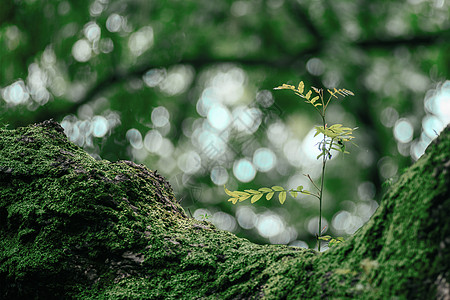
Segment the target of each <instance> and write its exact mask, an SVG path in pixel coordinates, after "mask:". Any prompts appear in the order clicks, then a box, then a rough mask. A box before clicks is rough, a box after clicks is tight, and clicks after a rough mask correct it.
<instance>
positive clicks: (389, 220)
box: [0, 121, 450, 299]
mask: <svg viewBox="0 0 450 300" xmlns="http://www.w3.org/2000/svg"><path fill="white" fill-rule="evenodd" d="M449 135H450V133H449V130H448V129H446V131H445V133H443V134H442V135H441V137H440V138H439V139H437V140H436V141H435V142H433V144H432V145H431V146H430V147H429V149H428V150H427V153H426V154H425V155H424V156H423V157H422V158H421V159H420V160H419V161H418V162H417V163H416V164H414V165H413V166H412V167H410V168H409V169H408V170H406V171H405V173H404V174H403V175H402V177H401V178H400V180H399V181H398V182H397V183H396V184H394V185H393V186H392V187H391V189H390V191H389V192H388V193H387V194H386V195H385V197H384V198H383V200H382V203H381V205H380V207H379V209H378V210H377V212H376V213H375V215H374V216H373V217H372V218H371V220H370V221H369V222H368V223H367V224H365V225H364V226H363V227H362V228H361V229H360V230H358V232H357V233H356V234H355V235H354V236H353V237H351V238H350V239H348V240H347V241H346V242H344V243H342V244H341V245H339V246H337V247H335V248H332V249H331V250H329V251H327V252H325V253H321V254H319V253H317V252H315V251H313V250H305V249H302V248H294V247H287V246H276V245H256V244H252V243H250V242H249V241H247V240H245V239H240V238H237V237H236V236H234V235H233V234H231V233H229V232H225V231H221V230H218V229H216V228H215V227H214V226H213V225H212V224H210V223H208V222H201V221H196V220H194V219H192V218H188V217H187V216H186V214H185V213H184V211H183V209H182V208H181V207H180V206H179V205H178V204H177V203H176V201H175V198H174V196H173V193H172V190H171V188H170V185H169V184H168V183H167V182H166V181H165V180H164V179H163V178H162V177H161V176H160V175H158V174H156V173H155V172H152V171H150V170H148V169H147V168H146V167H143V166H140V165H136V164H134V163H132V162H126V161H122V162H116V163H112V162H109V161H95V160H94V159H92V158H91V157H90V156H89V155H87V154H86V153H85V152H84V151H83V150H81V149H80V148H79V147H77V146H75V145H73V144H71V143H69V142H68V141H67V138H66V137H65V136H64V134H63V131H62V128H61V127H59V125H58V124H57V123H54V122H51V121H46V122H44V123H41V124H37V125H31V126H29V127H25V128H19V129H17V130H5V129H1V130H0V187H1V190H0V298H2V299H3V298H5V299H8V298H24V299H34V298H35V299H52V298H58V299H61V298H80V299H167V298H169V299H170V298H172V299H197V298H202V299H205V298H206V299H247V298H256V299H258V298H264V299H285V298H287V299H303V298H317V299H319V298H320V299H322V298H333V299H345V298H360V299H391V298H392V299H430V298H435V297H437V298H439V297H441V299H445V298H444V297H445V295H446V293H450V291H449V289H450V288H449V282H450V276H449V264H450V254H449V253H450V251H449V247H450V225H449V222H448V216H450V197H449V191H448V186H449V185H450V180H449V171H450V153H449V150H448V149H450V138H449Z"/></svg>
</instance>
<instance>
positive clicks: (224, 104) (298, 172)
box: [0, 0, 450, 247]
mask: <svg viewBox="0 0 450 300" xmlns="http://www.w3.org/2000/svg"><path fill="white" fill-rule="evenodd" d="M449 18H450V3H448V1H445V0H433V1H423V0H408V1H402V2H399V1H381V0H378V1H369V0H358V1H353V0H348V1H330V0H314V1H302V0H299V1H293V0H289V1H288V0H249V1H229V0H221V1H211V0H196V1H187V0H185V1H178V0H167V1H147V0H130V1H108V0H95V1H90V0H89V1H88V0H81V1H51V0H15V1H2V3H1V4H0V122H1V124H8V128H16V127H18V126H25V125H28V124H30V123H34V122H38V121H42V120H45V119H49V118H53V119H54V120H56V121H58V122H60V123H61V124H62V126H63V127H64V129H65V132H66V134H67V136H68V137H69V139H70V140H71V141H73V142H74V143H76V144H78V145H79V146H81V147H83V148H84V149H85V150H87V151H88V152H89V153H90V154H91V155H92V156H93V157H95V158H97V159H107V160H111V161H116V160H123V159H127V160H133V161H135V162H137V163H143V164H145V165H147V166H148V167H149V168H150V169H152V170H155V169H156V170H158V172H159V173H160V174H162V175H163V176H165V177H166V178H167V179H168V180H169V181H170V183H171V184H172V186H173V188H174V190H175V193H176V196H177V198H178V201H180V203H181V205H182V206H183V207H184V208H185V210H187V211H188V213H190V214H192V216H193V217H196V218H198V219H207V220H208V221H211V222H212V223H214V224H215V225H216V226H217V227H219V228H221V229H225V230H228V231H231V232H234V233H235V234H237V235H238V236H242V237H245V238H248V239H250V240H251V241H253V242H257V243H272V244H289V245H296V246H303V247H315V238H314V234H316V233H317V221H318V205H319V204H318V201H317V199H315V198H313V197H308V196H303V197H300V198H299V199H298V198H297V199H294V198H288V199H287V201H286V202H285V204H284V205H280V204H279V203H278V202H277V201H265V200H264V201H263V200H261V201H259V202H257V203H255V204H254V205H250V204H249V203H245V202H243V203H241V204H238V205H237V206H234V205H231V203H230V202H227V201H226V200H227V199H228V196H227V195H226V194H225V193H224V191H223V185H225V184H226V186H227V187H228V188H229V189H233V190H235V189H240V190H243V189H247V188H253V189H256V188H258V187H262V186H264V187H265V186H272V185H281V186H284V187H286V188H295V187H297V186H298V185H303V186H304V187H305V188H307V189H309V190H312V188H311V187H310V182H309V180H308V179H307V178H306V177H305V176H303V174H310V175H311V177H312V178H313V179H315V180H316V179H318V178H319V176H320V170H321V168H320V161H317V160H316V156H317V155H318V151H319V150H317V143H318V142H319V141H320V136H319V137H317V139H315V138H314V137H313V135H314V130H313V129H312V128H313V127H314V125H319V124H320V119H318V118H317V116H316V115H315V113H314V110H313V108H312V107H308V106H307V105H304V104H303V103H302V101H301V99H300V98H298V97H296V96H295V95H292V94H290V93H287V92H283V91H278V92H274V91H273V88H274V87H276V86H279V85H281V84H283V83H288V84H293V85H296V84H298V82H299V81H300V80H303V81H304V82H305V84H306V85H307V87H309V86H311V85H312V86H315V87H318V88H321V87H324V88H334V87H338V88H346V89H348V90H351V91H353V92H354V93H355V97H350V98H348V99H345V100H344V101H342V100H338V101H334V103H332V105H330V107H329V108H328V114H327V117H328V120H329V122H330V124H334V123H342V124H345V125H346V126H349V127H358V129H357V130H356V131H355V132H354V135H355V136H356V139H355V142H356V143H357V144H358V147H350V148H349V149H348V150H349V151H350V152H351V153H350V154H349V155H346V156H345V157H342V155H338V154H337V153H336V154H335V155H334V156H333V159H332V161H331V162H330V163H329V164H328V165H327V178H326V182H325V187H326V190H325V194H324V206H323V210H324V211H323V217H324V218H323V224H324V225H327V229H326V230H327V234H331V235H333V236H346V235H350V234H352V233H354V232H355V231H356V230H357V229H358V228H359V227H360V226H361V225H362V224H364V222H366V221H367V220H368V219H369V218H370V216H371V215H372V214H373V212H374V211H375V210H376V208H377V206H378V202H379V200H380V198H381V196H382V194H383V191H384V190H385V189H386V187H387V186H389V184H390V183H391V182H393V181H395V180H396V178H397V176H398V175H399V174H400V173H401V171H402V169H403V168H405V167H407V166H409V165H410V164H411V163H412V162H413V161H415V160H417V159H418V158H419V157H420V156H421V155H422V153H423V151H424V149H425V148H426V146H427V145H428V144H429V143H430V141H431V140H432V139H434V138H435V137H436V136H437V134H439V132H440V131H441V130H442V129H443V128H444V127H445V126H446V124H448V123H449V122H450V81H448V79H449V77H450V76H449V73H450V20H449Z"/></svg>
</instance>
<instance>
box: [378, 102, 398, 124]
mask: <svg viewBox="0 0 450 300" xmlns="http://www.w3.org/2000/svg"><path fill="white" fill-rule="evenodd" d="M397 119H398V112H397V111H396V110H395V109H394V108H392V107H390V106H389V107H386V108H385V109H383V111H382V112H381V116H380V121H381V123H382V124H383V125H384V126H386V127H389V128H390V127H392V126H394V124H395V122H397Z"/></svg>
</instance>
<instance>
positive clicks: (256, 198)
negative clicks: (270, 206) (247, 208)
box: [250, 194, 263, 203]
mask: <svg viewBox="0 0 450 300" xmlns="http://www.w3.org/2000/svg"><path fill="white" fill-rule="evenodd" d="M262 195H263V194H258V195H253V197H252V199H251V200H250V202H251V203H255V202H256V201H258V200H259V199H261V197H262Z"/></svg>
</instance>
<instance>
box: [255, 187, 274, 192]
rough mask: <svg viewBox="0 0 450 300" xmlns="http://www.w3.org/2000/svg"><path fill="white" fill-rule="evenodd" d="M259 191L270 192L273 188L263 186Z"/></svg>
mask: <svg viewBox="0 0 450 300" xmlns="http://www.w3.org/2000/svg"><path fill="white" fill-rule="evenodd" d="M258 191H261V192H263V193H269V192H271V191H272V190H271V189H269V188H265V187H263V188H260V189H258Z"/></svg>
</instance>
